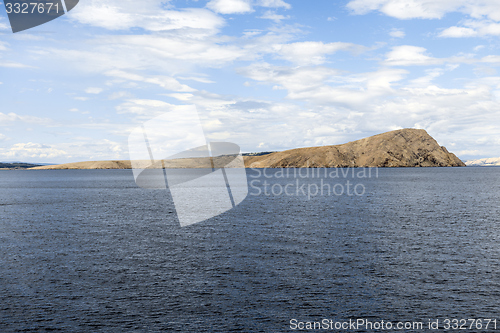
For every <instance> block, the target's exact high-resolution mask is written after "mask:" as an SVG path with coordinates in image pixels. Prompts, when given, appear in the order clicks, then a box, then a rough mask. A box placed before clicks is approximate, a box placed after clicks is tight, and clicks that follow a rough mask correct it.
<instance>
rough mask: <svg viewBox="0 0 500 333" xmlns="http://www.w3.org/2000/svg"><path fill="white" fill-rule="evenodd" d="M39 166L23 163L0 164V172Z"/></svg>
mask: <svg viewBox="0 0 500 333" xmlns="http://www.w3.org/2000/svg"><path fill="white" fill-rule="evenodd" d="M38 166H41V164H34V163H24V162H12V163H9V162H0V170H22V169H30V168H34V167H38Z"/></svg>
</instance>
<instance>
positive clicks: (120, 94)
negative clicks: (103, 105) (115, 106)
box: [108, 91, 132, 100]
mask: <svg viewBox="0 0 500 333" xmlns="http://www.w3.org/2000/svg"><path fill="white" fill-rule="evenodd" d="M125 97H126V98H130V97H132V94H130V93H129V92H127V91H116V92H114V93H112V94H111V95H109V96H108V99H109V100H114V99H121V98H125Z"/></svg>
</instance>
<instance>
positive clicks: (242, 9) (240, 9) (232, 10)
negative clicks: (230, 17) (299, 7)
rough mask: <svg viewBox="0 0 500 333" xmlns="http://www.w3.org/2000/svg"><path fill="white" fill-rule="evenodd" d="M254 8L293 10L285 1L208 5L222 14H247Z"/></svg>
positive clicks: (215, 0) (214, 0) (230, 0)
mask: <svg viewBox="0 0 500 333" xmlns="http://www.w3.org/2000/svg"><path fill="white" fill-rule="evenodd" d="M253 6H261V7H268V8H284V9H290V8H292V6H291V5H290V4H288V3H286V2H285V1H283V0H256V1H252V0H211V1H209V2H208V4H207V8H209V9H211V10H213V11H214V12H216V13H220V14H247V13H251V12H253V11H254V9H253ZM268 16H269V15H268Z"/></svg>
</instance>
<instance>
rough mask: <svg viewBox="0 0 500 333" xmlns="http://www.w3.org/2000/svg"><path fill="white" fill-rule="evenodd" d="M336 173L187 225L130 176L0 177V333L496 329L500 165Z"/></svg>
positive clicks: (286, 177)
mask: <svg viewBox="0 0 500 333" xmlns="http://www.w3.org/2000/svg"><path fill="white" fill-rule="evenodd" d="M339 170H340V171H339ZM339 170H335V169H323V170H316V169H308V170H296V169H290V170H288V174H284V173H283V170H281V169H268V170H261V169H248V170H247V178H248V183H247V184H248V196H247V197H246V199H245V200H243V201H242V202H241V203H240V204H239V205H237V206H236V207H234V208H233V209H230V210H227V211H226V212H223V213H222V214H220V215H217V216H214V217H212V218H210V219H207V220H205V221H201V222H199V223H195V224H192V225H189V226H186V227H181V226H180V224H179V220H178V217H177V212H176V207H175V203H174V201H173V200H172V198H171V196H170V194H169V191H168V190H155V189H143V188H140V187H138V186H137V185H136V184H135V182H134V177H133V175H132V171H131V170H36V171H35V170H10V171H1V172H0V332H2V333H5V332H48V331H50V332H302V331H303V332H398V331H399V332H448V331H456V332H497V331H500V217H499V216H500V215H499V213H500V168H496V167H491V168H486V167H483V168H481V167H464V168H387V169H386V168H384V169H370V170H368V171H367V170H366V169H339ZM290 171H299V172H302V173H301V174H300V173H298V172H297V173H295V174H294V173H293V172H291V173H290ZM306 171H309V172H310V173H309V174H307V175H306V174H305V172H306ZM315 171H316V173H314V172H315ZM317 171H320V172H319V173H318V172H317ZM368 172H371V174H368ZM287 185H288V187H287ZM327 185H329V186H327ZM239 186H241V184H240V185H239ZM321 190H324V191H323V192H322V191H321ZM327 190H329V191H327ZM389 324H390V327H389Z"/></svg>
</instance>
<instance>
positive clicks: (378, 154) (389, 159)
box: [245, 129, 465, 168]
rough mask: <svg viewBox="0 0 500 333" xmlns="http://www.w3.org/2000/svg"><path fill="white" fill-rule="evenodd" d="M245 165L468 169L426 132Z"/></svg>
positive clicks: (267, 158) (291, 153) (390, 135)
mask: <svg viewBox="0 0 500 333" xmlns="http://www.w3.org/2000/svg"><path fill="white" fill-rule="evenodd" d="M245 165H246V166H247V167H251V168H281V167H284V168H290V167H295V168H303V167H328V168H333V167H449V166H452V167H455V166H465V164H464V163H463V162H462V161H461V160H460V159H459V158H458V157H456V156H455V155H454V154H452V153H450V152H448V150H446V148H445V147H442V146H440V145H439V144H438V143H437V142H436V140H434V139H433V138H432V137H431V136H430V135H429V134H427V132H426V131H425V130H422V129H401V130H396V131H391V132H387V133H383V134H379V135H375V136H371V137H368V138H365V139H361V140H357V141H353V142H349V143H345V144H342V145H337V146H323V147H312V148H299V149H292V150H285V151H282V152H276V153H272V154H269V155H264V156H257V157H249V158H247V159H246V160H245Z"/></svg>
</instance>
